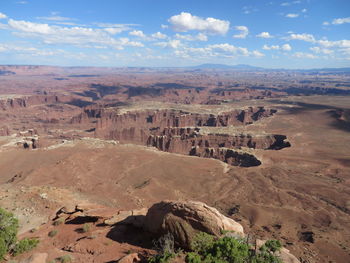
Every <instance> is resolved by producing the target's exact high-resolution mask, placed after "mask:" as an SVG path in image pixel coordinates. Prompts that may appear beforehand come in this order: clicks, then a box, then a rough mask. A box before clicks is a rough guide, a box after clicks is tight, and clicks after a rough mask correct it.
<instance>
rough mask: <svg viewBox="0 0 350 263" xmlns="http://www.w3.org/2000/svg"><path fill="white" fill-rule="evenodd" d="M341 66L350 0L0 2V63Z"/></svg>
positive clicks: (348, 59)
mask: <svg viewBox="0 0 350 263" xmlns="http://www.w3.org/2000/svg"><path fill="white" fill-rule="evenodd" d="M203 63H215V64H227V65H236V64H249V65H253V66H260V67H266V68H300V69H303V68H323V67H350V0H281V1H277V0H272V1H269V0H267V1H264V0H98V1H97V0H57V1H54V0H0V64H26V65H28V64H30V65H58V66H108V67H125V66H129V67H135V66H143V67H182V66H194V65H199V64H203Z"/></svg>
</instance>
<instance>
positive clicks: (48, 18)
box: [37, 15, 75, 21]
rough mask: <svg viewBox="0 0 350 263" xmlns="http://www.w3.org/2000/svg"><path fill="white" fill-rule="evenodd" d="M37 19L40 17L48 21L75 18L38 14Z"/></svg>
mask: <svg viewBox="0 0 350 263" xmlns="http://www.w3.org/2000/svg"><path fill="white" fill-rule="evenodd" d="M37 19H42V20H49V21H70V20H75V19H73V18H69V17H63V16H57V15H55V16H39V17H37Z"/></svg>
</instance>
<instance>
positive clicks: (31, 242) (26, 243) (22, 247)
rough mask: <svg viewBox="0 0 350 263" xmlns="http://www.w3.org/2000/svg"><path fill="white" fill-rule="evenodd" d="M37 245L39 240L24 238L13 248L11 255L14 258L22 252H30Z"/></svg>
mask: <svg viewBox="0 0 350 263" xmlns="http://www.w3.org/2000/svg"><path fill="white" fill-rule="evenodd" d="M38 244H39V240H38V239H35V238H25V239H22V240H21V241H19V242H18V243H17V244H16V245H15V247H14V248H13V251H12V254H13V255H14V256H17V255H20V254H22V253H24V252H27V251H29V250H32V249H33V248H35V247H36V246H37V245H38Z"/></svg>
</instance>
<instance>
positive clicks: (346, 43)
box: [317, 39, 350, 48]
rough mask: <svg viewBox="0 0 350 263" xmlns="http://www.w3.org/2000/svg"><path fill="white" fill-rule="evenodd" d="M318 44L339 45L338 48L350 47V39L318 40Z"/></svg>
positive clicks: (326, 45)
mask: <svg viewBox="0 0 350 263" xmlns="http://www.w3.org/2000/svg"><path fill="white" fill-rule="evenodd" d="M317 43H318V44H320V45H321V46H324V47H328V48H330V47H338V48H350V40H347V39H343V40H337V41H330V40H323V39H322V40H318V41H317Z"/></svg>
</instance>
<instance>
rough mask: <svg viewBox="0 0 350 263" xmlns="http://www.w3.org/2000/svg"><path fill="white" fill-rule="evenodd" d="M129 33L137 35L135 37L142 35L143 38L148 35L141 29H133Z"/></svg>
mask: <svg viewBox="0 0 350 263" xmlns="http://www.w3.org/2000/svg"><path fill="white" fill-rule="evenodd" d="M129 35H130V36H135V37H141V38H144V37H146V35H145V34H144V33H143V32H142V31H141V30H133V31H131V32H129Z"/></svg>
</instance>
